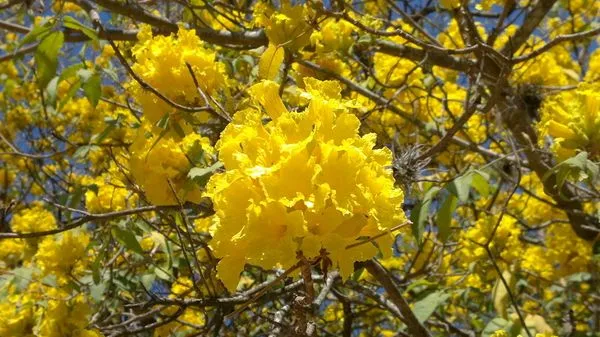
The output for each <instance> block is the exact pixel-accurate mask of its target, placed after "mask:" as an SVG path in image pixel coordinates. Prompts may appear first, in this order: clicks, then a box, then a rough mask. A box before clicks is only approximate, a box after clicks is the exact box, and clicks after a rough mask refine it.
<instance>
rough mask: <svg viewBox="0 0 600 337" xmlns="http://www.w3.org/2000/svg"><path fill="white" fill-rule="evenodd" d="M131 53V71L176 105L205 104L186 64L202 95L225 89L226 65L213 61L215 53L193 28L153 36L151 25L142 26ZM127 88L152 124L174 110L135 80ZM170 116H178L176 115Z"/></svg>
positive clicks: (174, 117) (177, 117)
mask: <svg viewBox="0 0 600 337" xmlns="http://www.w3.org/2000/svg"><path fill="white" fill-rule="evenodd" d="M132 53H133V55H134V57H135V59H136V62H135V64H133V65H132V67H131V68H132V69H133V71H135V72H136V73H137V74H138V75H139V76H140V77H141V78H142V79H143V80H144V81H145V82H147V83H148V84H149V85H151V86H152V87H153V88H155V89H156V90H158V91H159V92H160V93H161V94H163V95H165V96H166V97H168V98H169V99H170V100H173V101H175V102H177V103H179V104H182V105H186V106H193V107H200V106H203V105H205V104H207V103H208V102H204V100H203V98H202V97H201V96H200V94H199V93H198V90H197V89H196V86H195V85H194V81H193V78H192V75H191V74H190V72H189V70H188V68H187V66H186V63H189V64H190V66H191V67H192V70H193V71H194V74H195V75H196V78H197V79H198V82H199V85H200V87H201V89H202V90H203V91H204V93H205V94H207V95H211V96H215V95H216V94H217V93H218V92H219V90H223V89H225V85H226V82H227V79H226V77H225V65H224V64H223V63H221V62H218V61H217V60H216V53H215V52H214V51H211V50H209V49H207V48H206V47H205V45H204V43H203V42H202V40H200V38H199V37H198V36H197V35H196V32H195V31H193V30H186V29H183V28H181V29H179V31H178V33H177V34H176V35H170V36H162V35H158V36H153V35H152V29H151V27H150V26H147V25H143V26H142V27H141V29H140V31H139V33H138V42H137V44H136V45H135V46H134V47H133V49H132ZM129 90H130V91H131V93H132V94H133V96H134V98H135V99H136V101H137V102H138V103H139V104H140V105H141V106H142V110H143V112H144V116H145V118H146V119H147V120H148V121H150V123H152V124H155V123H156V122H158V121H159V120H160V119H161V118H162V117H163V116H164V115H165V114H171V115H173V114H175V113H176V109H174V108H173V107H172V106H170V105H169V104H168V103H166V102H165V101H163V100H162V99H160V98H159V97H157V96H156V95H155V94H154V93H152V92H150V91H148V90H144V89H143V88H142V87H141V86H140V85H139V83H138V82H136V81H132V82H130V83H129ZM184 113H185V112H184ZM171 118H173V119H181V117H180V116H176V115H173V116H171Z"/></svg>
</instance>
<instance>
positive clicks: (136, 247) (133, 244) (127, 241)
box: [112, 227, 144, 255]
mask: <svg viewBox="0 0 600 337" xmlns="http://www.w3.org/2000/svg"><path fill="white" fill-rule="evenodd" d="M112 233H113V235H114V237H115V238H116V239H117V241H119V242H120V243H121V244H122V245H123V246H125V247H127V248H128V249H131V250H132V251H134V252H136V253H138V254H140V255H142V254H144V250H143V249H142V246H140V243H139V242H138V240H137V238H136V237H135V235H134V234H133V233H132V232H130V231H126V230H123V229H121V228H119V227H114V228H113V229H112Z"/></svg>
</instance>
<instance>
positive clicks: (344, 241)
mask: <svg viewBox="0 0 600 337" xmlns="http://www.w3.org/2000/svg"><path fill="white" fill-rule="evenodd" d="M305 86H306V92H305V93H304V97H305V98H306V99H308V100H309V104H308V106H307V107H306V109H305V110H304V111H303V112H290V111H288V110H287V108H286V107H285V106H284V104H283V102H282V101H281V99H280V97H279V96H278V88H279V85H277V84H276V83H274V82H270V81H264V82H262V83H259V84H257V85H255V86H253V87H252V88H251V89H250V90H249V91H250V95H251V96H252V99H253V100H254V102H255V103H258V104H257V106H255V107H252V108H248V109H245V110H242V111H239V112H238V113H237V114H236V115H235V116H234V120H233V122H232V123H231V124H229V125H228V126H227V127H226V128H225V130H224V131H223V133H222V135H221V140H220V141H219V142H218V143H217V149H218V151H219V157H220V160H221V161H222V162H223V163H224V165H225V168H226V172H225V173H221V174H217V175H214V176H213V177H212V178H211V180H210V181H209V184H208V187H207V189H208V194H209V195H210V196H211V198H212V200H213V203H214V207H215V210H216V214H217V216H218V218H219V224H218V226H217V230H216V232H215V234H214V238H213V241H212V243H211V245H212V248H213V249H214V252H215V254H216V255H217V256H219V257H222V260H221V261H220V263H219V265H218V275H219V278H221V279H222V280H223V281H224V283H225V285H226V286H227V287H228V288H229V289H235V286H236V285H237V283H238V279H239V274H240V272H241V270H242V268H243V266H244V264H245V263H250V264H253V265H258V266H261V267H264V268H273V267H275V266H278V265H280V266H282V267H284V268H287V267H289V266H290V265H292V264H293V263H294V261H295V260H296V252H297V251H298V250H301V251H302V252H303V254H304V255H305V256H307V257H314V256H317V255H319V252H320V249H321V248H324V249H326V250H327V252H329V253H330V258H331V259H332V261H333V263H334V264H335V265H336V266H337V267H339V269H340V272H341V274H342V275H343V276H348V275H349V274H350V273H351V272H352V270H353V263H354V261H360V260H365V259H368V258H371V257H373V256H374V255H375V254H376V253H377V248H376V247H375V246H374V245H373V244H371V243H367V244H363V245H360V246H358V247H354V248H351V249H346V246H348V245H349V244H352V243H356V242H357V241H356V240H357V238H359V237H371V236H374V235H377V234H380V233H385V231H387V230H389V229H390V228H391V227H393V226H395V225H397V224H399V223H400V222H402V221H403V220H404V219H405V217H404V213H403V211H402V208H401V203H402V201H403V193H402V191H401V190H400V189H398V188H395V187H394V179H393V177H392V172H391V170H390V169H389V165H390V163H391V160H392V154H391V152H390V151H389V150H388V149H386V148H384V149H373V147H374V145H375V137H376V136H375V135H374V134H368V135H365V136H362V137H361V136H359V133H358V128H359V126H360V121H359V120H358V118H357V117H356V116H355V115H354V114H353V113H352V112H351V107H352V106H354V105H355V103H353V102H350V101H347V100H344V99H342V97H341V95H340V90H341V88H340V86H339V85H338V84H337V83H336V82H330V81H325V82H321V81H317V80H315V79H311V78H307V79H305ZM258 105H260V106H262V107H263V108H262V109H261V108H260V107H259V106H258ZM263 111H264V112H266V114H267V115H268V117H269V121H268V122H266V123H265V122H264V121H263ZM392 240H393V235H391V234H389V235H384V236H383V237H381V239H378V240H377V242H378V244H379V248H380V249H381V251H382V252H383V253H384V255H389V254H390V253H391V243H392Z"/></svg>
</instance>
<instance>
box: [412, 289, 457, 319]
mask: <svg viewBox="0 0 600 337" xmlns="http://www.w3.org/2000/svg"><path fill="white" fill-rule="evenodd" d="M449 297H450V295H448V294H446V293H444V292H443V291H434V292H432V293H430V294H428V295H427V296H425V297H424V298H423V299H422V300H420V301H418V302H417V303H415V306H414V307H413V313H414V314H415V316H416V317H417V320H418V321H419V322H421V323H423V322H425V321H426V320H427V319H428V318H429V317H430V316H431V315H432V314H433V313H434V312H435V309H437V307H438V306H440V305H441V304H443V303H444V302H446V300H447V299H448V298H449Z"/></svg>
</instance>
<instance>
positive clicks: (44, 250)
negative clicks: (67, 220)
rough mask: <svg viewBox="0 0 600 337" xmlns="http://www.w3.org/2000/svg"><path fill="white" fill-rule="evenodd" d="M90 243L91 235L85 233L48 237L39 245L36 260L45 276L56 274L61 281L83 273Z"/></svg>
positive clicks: (78, 232) (72, 232) (74, 232)
mask: <svg viewBox="0 0 600 337" xmlns="http://www.w3.org/2000/svg"><path fill="white" fill-rule="evenodd" d="M89 242H90V237H89V235H88V234H87V233H85V232H83V231H68V232H63V233H61V234H60V235H58V236H56V237H46V238H45V239H44V240H43V241H42V242H41V243H40V245H39V248H38V251H37V253H36V254H35V260H36V261H37V263H38V266H39V267H40V269H41V270H42V273H43V274H44V275H49V274H54V275H56V276H57V277H59V281H60V278H63V277H67V276H69V275H72V274H73V273H74V272H75V273H76V272H79V271H81V268H82V267H83V263H84V262H85V260H86V258H87V246H88V244H89Z"/></svg>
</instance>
